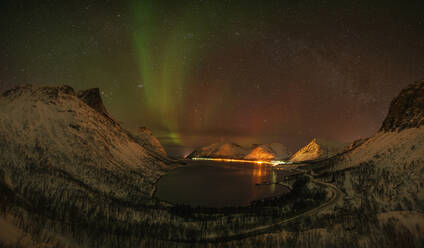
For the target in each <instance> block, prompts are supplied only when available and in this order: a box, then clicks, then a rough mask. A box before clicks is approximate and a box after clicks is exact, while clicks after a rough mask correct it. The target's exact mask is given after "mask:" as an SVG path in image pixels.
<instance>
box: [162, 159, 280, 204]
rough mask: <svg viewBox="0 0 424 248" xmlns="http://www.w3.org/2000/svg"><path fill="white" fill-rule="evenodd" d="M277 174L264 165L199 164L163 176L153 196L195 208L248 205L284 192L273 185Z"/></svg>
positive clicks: (208, 162)
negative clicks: (199, 206) (200, 206)
mask: <svg viewBox="0 0 424 248" xmlns="http://www.w3.org/2000/svg"><path fill="white" fill-rule="evenodd" d="M280 174H281V172H276V171H275V170H272V168H271V167H269V166H265V165H252V164H233V163H219V162H218V163H217V162H210V161H202V162H199V161H198V162H194V163H193V164H190V166H186V167H183V168H179V169H175V170H173V171H170V172H169V173H168V174H167V175H165V176H163V177H162V178H161V179H160V180H159V182H158V184H157V192H156V194H155V196H157V197H158V198H159V199H162V200H167V201H170V202H173V203H184V204H189V205H194V206H198V205H202V206H212V207H222V206H239V205H248V204H249V203H250V202H251V201H253V200H258V199H261V198H265V197H270V196H275V195H279V194H282V193H285V192H287V188H285V187H283V186H281V185H276V184H275V183H276V182H277V181H278V178H279V176H281V175H280Z"/></svg>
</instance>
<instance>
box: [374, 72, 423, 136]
mask: <svg viewBox="0 0 424 248" xmlns="http://www.w3.org/2000/svg"><path fill="white" fill-rule="evenodd" d="M422 125H424V80H421V81H419V82H415V83H413V84H410V85H409V86H408V87H407V88H405V89H404V90H402V91H401V92H400V94H399V95H398V96H397V97H396V98H395V99H393V101H392V103H391V104H390V109H389V113H388V114H387V117H386V119H385V120H384V122H383V125H382V127H381V128H380V131H384V132H393V131H397V132H400V131H402V130H404V129H407V128H417V127H420V126H422Z"/></svg>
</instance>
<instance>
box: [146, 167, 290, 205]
mask: <svg viewBox="0 0 424 248" xmlns="http://www.w3.org/2000/svg"><path fill="white" fill-rule="evenodd" d="M179 162H182V163H176V164H175V165H176V166H172V168H168V169H166V170H165V172H164V173H163V174H161V175H160V176H159V177H158V178H157V179H156V180H155V182H154V184H153V186H154V190H153V191H152V194H151V197H152V200H154V201H157V202H159V203H165V204H167V205H170V206H174V205H176V204H177V205H178V204H183V205H188V206H190V207H193V208H195V207H201V208H202V207H203V208H216V209H220V208H228V207H230V208H231V207H235V208H237V207H242V208H249V207H251V205H252V203H254V202H256V201H262V200H266V199H269V198H274V197H279V196H281V195H284V194H287V193H289V192H290V191H291V190H292V188H291V186H290V185H289V184H288V183H281V182H282V181H278V182H275V183H268V182H264V183H260V184H257V183H252V184H253V186H254V187H258V186H271V185H277V186H281V187H282V188H284V189H285V190H286V191H285V192H280V193H277V194H275V195H269V196H264V197H261V198H258V199H255V200H252V201H250V202H249V204H247V205H240V206H231V205H229V206H219V207H218V206H207V205H191V204H184V203H174V202H171V201H168V200H163V199H159V198H158V197H157V196H156V193H157V191H158V182H159V180H160V179H161V178H162V177H163V176H165V175H167V174H168V173H169V172H170V171H172V170H175V169H178V168H184V167H188V166H196V164H197V163H199V162H200V164H202V165H201V166H220V165H224V164H227V163H225V162H217V161H195V160H191V159H183V160H179ZM202 162H207V163H202ZM210 162H213V163H212V164H210ZM232 164H233V165H234V166H237V167H242V168H249V167H250V166H249V165H248V164H246V163H232ZM255 166H260V167H266V168H267V169H268V170H273V171H275V172H276V173H278V174H280V173H281V172H282V170H279V169H276V168H274V167H273V166H271V165H268V164H262V165H259V164H257V165H255Z"/></svg>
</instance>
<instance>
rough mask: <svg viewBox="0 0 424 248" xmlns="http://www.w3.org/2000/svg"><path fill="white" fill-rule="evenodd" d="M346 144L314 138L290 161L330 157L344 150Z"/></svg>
mask: <svg viewBox="0 0 424 248" xmlns="http://www.w3.org/2000/svg"><path fill="white" fill-rule="evenodd" d="M345 147H346V145H345V144H342V143H337V142H332V141H327V140H323V139H317V138H314V139H313V140H312V141H311V142H309V144H307V145H306V146H304V147H302V148H301V149H300V150H299V151H297V152H296V153H295V154H294V155H293V156H292V157H291V158H290V161H293V162H297V161H308V160H316V159H321V158H328V157H331V156H334V155H336V154H337V153H339V152H341V151H343V150H344V149H345Z"/></svg>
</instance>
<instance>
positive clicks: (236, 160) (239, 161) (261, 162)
mask: <svg viewBox="0 0 424 248" xmlns="http://www.w3.org/2000/svg"><path fill="white" fill-rule="evenodd" d="M192 159H193V160H209V161H217V162H234V163H252V164H259V165H261V164H269V165H275V162H274V161H263V160H259V161H255V160H245V159H232V158H192Z"/></svg>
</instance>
